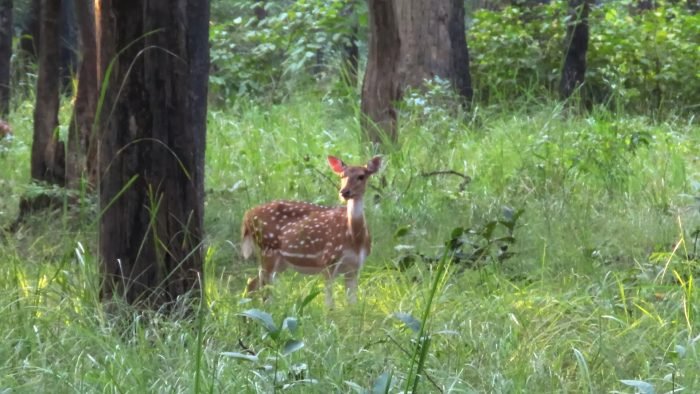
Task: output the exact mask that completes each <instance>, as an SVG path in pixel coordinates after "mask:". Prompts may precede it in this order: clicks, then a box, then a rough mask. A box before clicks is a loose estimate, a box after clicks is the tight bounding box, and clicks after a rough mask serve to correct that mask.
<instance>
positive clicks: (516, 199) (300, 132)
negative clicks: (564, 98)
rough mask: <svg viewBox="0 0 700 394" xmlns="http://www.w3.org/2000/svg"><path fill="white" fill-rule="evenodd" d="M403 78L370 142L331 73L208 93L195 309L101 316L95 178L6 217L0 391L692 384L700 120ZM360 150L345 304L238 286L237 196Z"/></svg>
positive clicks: (280, 194) (14, 180)
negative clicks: (375, 158)
mask: <svg viewBox="0 0 700 394" xmlns="http://www.w3.org/2000/svg"><path fill="white" fill-rule="evenodd" d="M414 98H416V100H413V101H410V102H408V104H407V106H406V107H404V108H403V109H402V111H403V112H402V114H401V118H400V119H401V126H400V136H401V141H400V145H399V146H396V147H391V148H387V149H385V150H384V151H383V152H377V151H376V150H375V149H374V148H372V147H369V146H367V145H365V144H364V143H363V142H362V139H361V135H360V132H359V130H358V124H357V122H356V120H355V119H356V118H355V117H354V113H355V111H356V108H352V107H349V106H348V104H347V103H344V102H341V101H338V100H337V99H333V98H331V97H328V96H321V95H318V94H315V93H305V94H300V95H298V96H296V97H294V98H292V99H290V100H289V101H287V102H285V103H283V104H278V105H264V104H260V103H255V102H249V103H245V104H242V103H239V105H238V106H237V107H236V109H235V110H226V109H217V108H212V109H211V110H210V113H209V122H208V125H209V131H208V150H207V161H206V163H207V164H206V165H207V167H206V177H207V178H206V195H207V200H206V218H205V224H206V233H207V237H208V241H207V246H206V256H207V257H206V262H205V267H204V270H205V278H206V282H205V292H206V300H205V302H204V304H203V305H200V306H199V307H197V308H199V309H198V310H199V311H200V312H201V313H197V314H195V316H190V317H180V318H177V319H176V318H173V317H168V316H165V315H161V314H158V313H154V312H146V311H141V310H134V309H131V308H130V307H127V306H122V307H121V308H119V311H120V314H119V318H115V317H114V316H109V315H105V313H104V311H103V308H102V307H101V305H100V303H99V301H98V299H99V267H98V265H97V258H96V245H95V239H96V238H95V233H96V227H95V226H96V224H95V222H94V215H95V212H96V211H95V209H94V206H91V205H90V204H93V205H94V201H93V202H90V201H87V202H86V204H87V205H86V207H84V208H83V209H82V210H81V209H68V208H65V209H61V210H57V211H55V212H50V213H42V214H41V215H35V216H33V217H30V218H28V221H27V222H26V223H24V225H22V226H21V227H20V228H19V229H18V230H17V231H16V232H14V233H8V232H5V233H4V234H3V238H2V242H1V243H0V256H2V264H0V311H1V316H2V317H3V318H2V319H0V392H12V393H14V392H17V393H19V392H119V393H141V392H168V393H171V392H192V391H196V392H264V393H267V392H274V391H290V392H299V393H302V392H303V393H306V392H319V393H327V392H400V391H406V390H408V391H414V392H611V391H617V392H630V393H631V392H671V391H672V390H680V389H684V391H685V392H697V391H699V390H700V375H699V374H698V373H697V371H698V370H700V355H699V354H698V350H699V349H698V346H699V345H698V341H699V340H700V333H699V330H700V324H699V323H698V319H697V317H696V314H697V313H698V312H699V310H698V309H699V306H700V304H699V303H698V293H697V290H696V288H695V283H694V280H695V278H696V277H698V274H699V273H700V272H699V271H700V268H698V261H697V258H698V257H697V251H696V246H697V235H698V231H697V230H698V228H699V227H700V221H699V220H698V213H699V211H698V209H699V207H698V203H697V197H698V193H699V192H700V190H699V189H700V170H698V168H700V167H698V157H700V149H699V148H698V147H699V146H700V129H699V128H698V126H697V124H695V123H693V122H692V121H687V120H685V119H684V118H680V117H679V118H673V117H667V118H664V119H651V118H647V117H642V116H630V115H624V114H613V113H610V112H608V111H606V110H602V109H594V110H593V111H592V112H590V113H588V114H572V113H569V112H568V111H566V110H564V109H563V108H562V106H561V105H559V104H557V103H529V104H528V105H527V106H522V107H519V108H520V109H516V108H518V107H516V106H513V107H512V108H510V109H508V110H505V109H503V108H496V107H493V108H492V107H484V108H482V107H474V108H472V109H471V110H469V111H465V110H463V109H460V108H452V109H450V108H448V109H446V110H445V109H444V107H443V106H442V105H441V106H437V105H436V104H435V103H434V102H433V101H431V99H430V97H428V98H427V99H424V100H423V99H417V97H414ZM444 111H448V112H447V113H446V112H444ZM9 120H10V122H11V123H12V124H13V127H14V130H15V133H16V135H15V138H14V139H13V140H12V141H10V142H9V143H10V145H9V146H7V147H6V149H4V150H3V153H2V156H0V174H1V179H0V182H2V191H0V193H2V195H1V196H2V198H1V199H0V201H1V203H0V225H2V226H3V227H6V226H7V225H8V224H9V223H11V222H12V221H13V220H14V217H15V216H16V214H17V206H18V199H19V196H20V195H21V194H22V193H24V192H26V190H27V188H28V186H27V179H28V175H27V174H28V162H29V147H30V140H31V106H30V105H20V106H18V108H17V110H16V111H15V112H13V113H12V114H10V117H9ZM375 153H382V154H383V155H384V159H385V160H384V161H385V162H386V165H385V168H384V169H383V171H382V173H381V174H380V176H379V177H377V179H375V180H374V181H373V183H372V185H371V187H370V188H369V189H368V196H367V197H366V201H367V203H366V207H365V209H366V215H367V219H368V221H369V224H370V226H371V230H372V234H373V245H374V247H373V252H372V254H371V255H370V257H369V260H368V263H367V265H366V267H365V269H364V271H363V272H362V274H361V277H360V300H359V302H358V304H357V305H347V304H346V303H345V302H342V301H341V302H340V305H338V306H337V308H336V309H334V310H328V309H327V308H326V307H325V306H324V304H323V301H322V299H321V298H322V297H317V295H318V294H319V291H320V289H322V286H323V285H322V283H321V279H320V278H317V277H307V276H301V275H297V274H294V273H290V272H287V273H285V274H282V275H280V277H279V279H278V280H277V282H276V283H275V285H274V287H273V288H272V289H271V299H270V300H269V301H268V302H262V301H261V300H259V299H247V298H244V297H243V295H242V290H243V288H244V287H245V283H246V278H247V277H250V276H252V275H254V274H255V272H256V267H255V264H254V263H253V262H244V261H242V259H241V257H240V253H239V236H240V235H239V229H240V220H241V218H242V215H243V212H244V211H245V210H246V209H247V208H249V207H251V206H252V205H255V204H258V203H261V202H264V201H268V200H271V199H276V198H298V199H303V200H307V201H312V202H318V203H324V204H337V203H339V202H338V201H337V189H336V187H337V180H336V179H334V178H333V177H331V176H330V171H328V169H327V168H326V166H325V164H324V160H325V156H326V154H334V155H338V156H340V157H342V158H343V159H344V160H345V161H346V162H348V163H363V162H365V161H366V159H367V158H368V157H370V155H371V154H375ZM516 214H517V216H516ZM504 246H505V249H504ZM503 253H506V255H503ZM406 256H413V258H412V260H411V264H405V258H406ZM442 256H444V258H442ZM475 261H476V262H477V263H475ZM335 290H336V292H337V293H341V291H342V287H341V284H340V283H338V284H337V285H336V289H335ZM338 295H340V294H338ZM337 299H339V300H343V297H337ZM652 390H654V391H652Z"/></svg>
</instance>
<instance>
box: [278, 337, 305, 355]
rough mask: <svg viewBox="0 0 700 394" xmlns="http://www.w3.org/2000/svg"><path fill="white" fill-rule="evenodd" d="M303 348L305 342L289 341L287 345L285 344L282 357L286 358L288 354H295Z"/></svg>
mask: <svg viewBox="0 0 700 394" xmlns="http://www.w3.org/2000/svg"><path fill="white" fill-rule="evenodd" d="M303 347H304V342H302V341H299V340H296V339H290V340H289V341H287V343H285V344H284V347H283V348H282V355H283V356H286V355H288V354H291V353H294V352H296V351H297V350H299V349H301V348H303Z"/></svg>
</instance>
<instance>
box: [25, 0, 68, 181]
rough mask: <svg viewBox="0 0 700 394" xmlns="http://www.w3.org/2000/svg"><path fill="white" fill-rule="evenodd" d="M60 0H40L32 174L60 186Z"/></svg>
mask: <svg viewBox="0 0 700 394" xmlns="http://www.w3.org/2000/svg"><path fill="white" fill-rule="evenodd" d="M60 8H61V0H42V6H41V33H40V34H41V35H42V37H44V39H42V40H41V45H40V48H39V77H38V79H37V88H36V106H35V108H34V139H33V140H32V157H31V175H32V178H33V179H35V180H37V181H44V182H47V183H49V184H56V185H60V186H63V183H64V151H63V143H61V142H60V141H59V139H58V133H57V132H56V128H57V127H58V107H59V34H58V31H59V26H58V20H59V13H60Z"/></svg>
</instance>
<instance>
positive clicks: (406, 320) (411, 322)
mask: <svg viewBox="0 0 700 394" xmlns="http://www.w3.org/2000/svg"><path fill="white" fill-rule="evenodd" d="M392 316H394V317H395V318H397V319H399V320H401V321H402V322H403V324H405V325H406V327H408V328H410V329H411V330H412V331H413V332H415V333H418V332H420V320H418V319H416V318H415V317H413V316H411V315H409V314H408V313H405V312H395V313H394V314H393V315H392Z"/></svg>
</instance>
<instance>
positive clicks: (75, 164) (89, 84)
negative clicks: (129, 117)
mask: <svg viewBox="0 0 700 394" xmlns="http://www.w3.org/2000/svg"><path fill="white" fill-rule="evenodd" d="M75 1H76V3H77V4H76V5H77V7H76V11H77V13H76V16H77V19H78V27H79V31H80V49H81V50H80V55H81V59H80V69H79V71H78V87H77V93H76V96H75V104H74V105H73V118H72V119H71V122H70V125H69V129H68V152H67V155H66V184H67V186H68V187H69V188H72V189H77V188H78V187H79V186H80V180H81V179H82V176H83V175H87V178H88V184H89V185H90V186H94V185H95V181H96V179H95V178H96V175H97V171H96V168H97V163H96V160H97V155H96V153H97V150H96V147H95V145H96V144H95V143H94V142H95V140H96V139H95V138H93V121H94V119H95V111H96V109H97V86H98V83H99V81H98V79H97V78H98V72H97V41H96V38H95V16H94V10H93V2H92V1H90V0H75Z"/></svg>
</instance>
